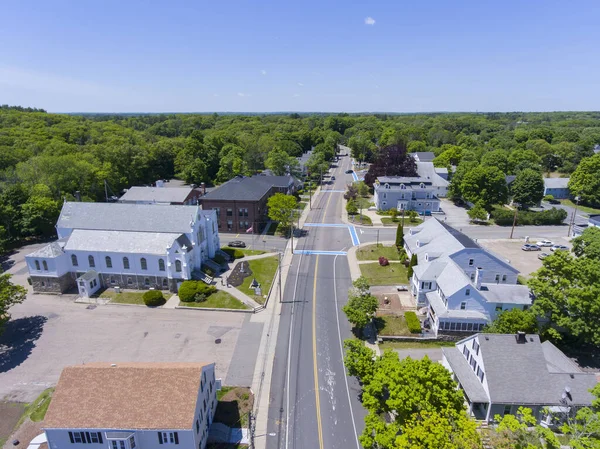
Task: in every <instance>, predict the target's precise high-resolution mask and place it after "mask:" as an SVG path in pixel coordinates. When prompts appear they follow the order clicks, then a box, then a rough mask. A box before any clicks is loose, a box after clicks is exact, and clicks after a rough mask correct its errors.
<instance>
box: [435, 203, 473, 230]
mask: <svg viewBox="0 0 600 449" xmlns="http://www.w3.org/2000/svg"><path fill="white" fill-rule="evenodd" d="M441 208H442V210H443V211H444V214H445V216H438V219H440V220H445V222H446V223H448V224H449V225H450V226H454V227H462V226H468V225H469V224H470V220H469V216H468V215H467V209H466V208H464V207H458V206H456V205H454V203H453V202H452V201H450V200H449V199H447V198H442V199H441Z"/></svg>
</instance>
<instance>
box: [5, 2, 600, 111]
mask: <svg viewBox="0 0 600 449" xmlns="http://www.w3.org/2000/svg"><path fill="white" fill-rule="evenodd" d="M1 11H2V12H1V17H2V26H1V27H0V104H10V105H21V106H30V107H38V108H43V109H46V110H48V111H50V112H213V111H217V112H226V111H231V112H277V111H298V112H316V111H323V112H433V111H555V110H598V109H600V57H599V54H600V1H598V0H581V1H579V0H569V1H566V0H561V1H555V0H502V1H491V0H477V1H475V0H474V1H471V0H464V1H463V0H454V1H450V0H420V1H415V0H411V1H408V0H370V1H347V0H346V1H329V0H301V1H289V0H280V1H261V0H249V1H240V0H226V1H219V0H217V1H211V2H208V1H204V0H196V1H178V0H169V1H164V0H160V1H154V0H145V1H137V0H119V1H113V0H102V1H88V0H83V1H82V0H73V1H66V0H53V1H47V0H44V1H42V0H36V1H33V0H22V1H10V0H7V1H5V2H2V9H1Z"/></svg>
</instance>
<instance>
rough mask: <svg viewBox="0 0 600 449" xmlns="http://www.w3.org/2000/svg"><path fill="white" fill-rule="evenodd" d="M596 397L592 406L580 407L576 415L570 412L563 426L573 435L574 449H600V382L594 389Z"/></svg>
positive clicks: (563, 428)
mask: <svg viewBox="0 0 600 449" xmlns="http://www.w3.org/2000/svg"><path fill="white" fill-rule="evenodd" d="M591 392H592V394H593V395H594V396H596V399H594V400H593V401H592V406H591V407H582V408H580V409H578V410H577V411H576V413H575V416H573V415H572V413H571V412H569V413H568V415H567V419H566V421H565V423H564V424H563V426H562V429H561V430H562V432H563V433H564V434H566V435H569V436H570V437H571V441H569V443H570V445H571V447H572V448H574V449H599V448H600V399H598V398H599V396H600V384H597V385H596V386H595V387H594V388H593V389H592V390H591Z"/></svg>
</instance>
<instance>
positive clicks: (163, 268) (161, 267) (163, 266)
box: [158, 259, 165, 271]
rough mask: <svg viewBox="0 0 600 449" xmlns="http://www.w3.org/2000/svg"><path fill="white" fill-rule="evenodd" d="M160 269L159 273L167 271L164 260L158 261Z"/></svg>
mask: <svg viewBox="0 0 600 449" xmlns="http://www.w3.org/2000/svg"><path fill="white" fill-rule="evenodd" d="M158 269H159V271H165V261H164V259H158Z"/></svg>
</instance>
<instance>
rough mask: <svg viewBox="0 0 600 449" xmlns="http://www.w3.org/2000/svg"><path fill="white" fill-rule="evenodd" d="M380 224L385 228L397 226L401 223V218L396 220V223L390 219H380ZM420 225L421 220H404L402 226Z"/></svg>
mask: <svg viewBox="0 0 600 449" xmlns="http://www.w3.org/2000/svg"><path fill="white" fill-rule="evenodd" d="M381 222H382V223H383V224H384V225H385V226H398V223H402V217H398V218H396V221H394V220H392V217H381ZM421 223H423V220H422V219H421V218H415V219H414V220H409V219H408V218H404V226H418V225H420V224H421Z"/></svg>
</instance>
